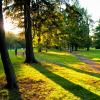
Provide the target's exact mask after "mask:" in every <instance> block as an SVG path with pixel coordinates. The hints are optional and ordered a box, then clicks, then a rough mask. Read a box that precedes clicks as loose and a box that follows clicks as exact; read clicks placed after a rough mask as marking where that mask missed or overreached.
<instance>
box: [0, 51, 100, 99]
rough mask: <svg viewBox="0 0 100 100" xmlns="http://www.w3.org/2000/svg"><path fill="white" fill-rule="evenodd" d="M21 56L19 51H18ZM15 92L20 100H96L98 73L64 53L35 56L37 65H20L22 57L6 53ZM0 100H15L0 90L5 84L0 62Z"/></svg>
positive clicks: (99, 90)
mask: <svg viewBox="0 0 100 100" xmlns="http://www.w3.org/2000/svg"><path fill="white" fill-rule="evenodd" d="M19 52H22V51H19ZM9 53H10V58H11V60H12V63H13V66H14V69H15V72H16V76H17V82H18V85H19V92H20V94H21V97H22V99H23V100H100V72H99V71H96V70H94V69H92V68H90V67H89V66H87V65H86V64H84V63H83V62H81V61H79V60H78V59H77V58H76V57H75V56H73V55H71V54H70V53H67V52H60V51H52V50H50V51H49V52H48V53H45V52H43V53H37V52H35V57H36V59H37V60H38V61H40V62H41V64H31V65H28V64H24V63H23V62H24V59H25V57H24V55H19V56H17V57H16V56H15V55H14V51H13V50H12V51H9ZM0 69H1V70H0V77H1V78H0V84H1V85H0V98H1V99H3V100H8V99H12V100H13V99H14V100H15V97H14V95H13V94H12V93H10V92H9V91H8V90H6V89H4V88H3V86H4V84H5V83H6V82H5V78H4V73H3V67H2V64H1V62H0Z"/></svg>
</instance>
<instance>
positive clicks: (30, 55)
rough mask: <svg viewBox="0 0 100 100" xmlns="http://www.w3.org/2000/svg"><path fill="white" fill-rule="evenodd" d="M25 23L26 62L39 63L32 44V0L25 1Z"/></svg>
mask: <svg viewBox="0 0 100 100" xmlns="http://www.w3.org/2000/svg"><path fill="white" fill-rule="evenodd" d="M24 25H25V40H26V60H25V63H37V61H36V59H35V57H34V52H33V46H32V44H33V43H32V30H31V28H32V27H31V18H30V0H25V1H24Z"/></svg>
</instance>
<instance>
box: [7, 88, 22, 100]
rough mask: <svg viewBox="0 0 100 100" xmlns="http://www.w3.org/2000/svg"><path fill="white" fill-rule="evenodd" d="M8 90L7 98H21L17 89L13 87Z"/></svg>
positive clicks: (12, 99)
mask: <svg viewBox="0 0 100 100" xmlns="http://www.w3.org/2000/svg"><path fill="white" fill-rule="evenodd" d="M8 91H9V100H22V99H21V95H20V93H19V90H18V89H17V90H16V89H13V90H10V89H9V90H8Z"/></svg>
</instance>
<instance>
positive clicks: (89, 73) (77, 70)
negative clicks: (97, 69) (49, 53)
mask: <svg viewBox="0 0 100 100" xmlns="http://www.w3.org/2000/svg"><path fill="white" fill-rule="evenodd" d="M57 65H59V66H62V67H65V68H68V69H72V70H74V71H76V72H80V73H83V74H88V75H91V76H94V77H98V78H100V74H97V73H93V72H88V71H84V70H80V69H76V68H73V67H69V66H67V65H65V64H57Z"/></svg>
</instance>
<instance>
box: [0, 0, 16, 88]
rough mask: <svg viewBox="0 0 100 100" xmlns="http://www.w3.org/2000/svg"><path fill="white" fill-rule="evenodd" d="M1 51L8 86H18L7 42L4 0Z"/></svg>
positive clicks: (0, 24) (0, 0)
mask: <svg viewBox="0 0 100 100" xmlns="http://www.w3.org/2000/svg"><path fill="white" fill-rule="evenodd" d="M0 53H1V59H2V63H3V66H4V71H5V74H6V79H7V87H8V88H10V89H13V88H17V83H16V76H15V73H14V69H13V66H12V63H11V61H10V58H9V54H8V51H7V46H6V42H5V32H4V28H3V13H2V0H0Z"/></svg>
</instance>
